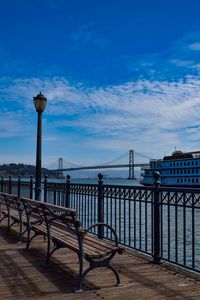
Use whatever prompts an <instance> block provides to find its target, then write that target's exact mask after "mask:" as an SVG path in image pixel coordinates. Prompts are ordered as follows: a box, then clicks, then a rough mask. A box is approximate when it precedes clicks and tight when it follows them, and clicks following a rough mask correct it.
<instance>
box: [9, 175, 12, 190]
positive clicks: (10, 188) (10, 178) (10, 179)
mask: <svg viewBox="0 0 200 300" xmlns="http://www.w3.org/2000/svg"><path fill="white" fill-rule="evenodd" d="M8 194H12V177H11V176H9V186H8Z"/></svg>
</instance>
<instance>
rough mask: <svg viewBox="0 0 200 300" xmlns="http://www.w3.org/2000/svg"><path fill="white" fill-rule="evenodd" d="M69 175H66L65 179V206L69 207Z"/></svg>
mask: <svg viewBox="0 0 200 300" xmlns="http://www.w3.org/2000/svg"><path fill="white" fill-rule="evenodd" d="M70 204H71V203H70V176H69V175H67V181H66V203H65V207H70Z"/></svg>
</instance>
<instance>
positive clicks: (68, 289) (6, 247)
mask: <svg viewBox="0 0 200 300" xmlns="http://www.w3.org/2000/svg"><path fill="white" fill-rule="evenodd" d="M17 231H18V228H17V226H16V227H14V228H13V229H12V230H11V231H10V232H9V233H7V231H6V227H5V223H1V225H0V244H1V251H0V259H1V266H0V286H1V289H0V299H10V300H11V299H13V300H14V299H35V300H36V299H37V300H45V299H51V300H54V299H56V300H58V299H59V300H60V299H69V300H72V299H73V300H79V299H91V300H93V299H94V300H95V299H97V300H98V299H108V300H114V299H115V300H116V299H117V300H125V299H126V300H132V299H137V300H143V299H149V300H150V299H152V300H163V299H181V300H185V299H190V300H192V299H199V298H200V278H199V276H197V275H195V274H192V273H189V272H186V271H183V270H181V269H177V268H176V267H172V266H169V265H166V264H162V265H156V264H152V263H151V259H150V258H149V259H148V258H147V257H144V256H142V255H141V254H138V253H137V252H134V251H126V252H125V253H124V254H122V255H120V256H117V257H116V259H114V264H115V266H116V268H117V270H118V272H119V274H120V277H121V281H122V286H121V287H118V288H117V287H115V286H114V279H113V274H111V272H109V270H106V269H105V272H104V271H103V276H102V271H101V272H99V271H94V272H91V273H89V274H88V276H87V277H86V279H85V281H84V291H83V292H82V293H78V294H75V293H73V291H72V289H73V286H74V285H75V284H76V277H75V276H76V272H77V264H76V259H77V258H76V256H74V254H71V253H70V251H66V250H60V251H58V252H57V253H55V255H54V257H53V258H52V262H51V264H50V266H49V267H48V268H46V267H44V258H45V254H44V253H45V246H46V245H45V242H44V244H42V243H41V240H39V238H38V240H37V239H35V240H34V242H33V245H32V247H31V249H30V250H29V251H26V250H25V249H24V243H17V236H16V232H17ZM38 249H39V251H38Z"/></svg>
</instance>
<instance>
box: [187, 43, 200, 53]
mask: <svg viewBox="0 0 200 300" xmlns="http://www.w3.org/2000/svg"><path fill="white" fill-rule="evenodd" d="M189 49H191V50H194V51H200V42H195V43H192V44H190V45H189Z"/></svg>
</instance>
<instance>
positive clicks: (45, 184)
mask: <svg viewBox="0 0 200 300" xmlns="http://www.w3.org/2000/svg"><path fill="white" fill-rule="evenodd" d="M47 182H48V175H45V176H44V202H45V203H46V202H47Z"/></svg>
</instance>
